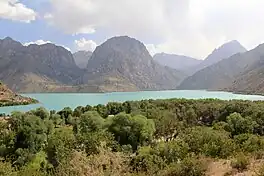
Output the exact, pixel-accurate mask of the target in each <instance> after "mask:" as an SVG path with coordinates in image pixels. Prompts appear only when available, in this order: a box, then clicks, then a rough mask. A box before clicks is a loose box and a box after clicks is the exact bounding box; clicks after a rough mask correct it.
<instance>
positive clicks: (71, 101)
mask: <svg viewBox="0 0 264 176" xmlns="http://www.w3.org/2000/svg"><path fill="white" fill-rule="evenodd" d="M22 95H23V96H28V97H32V98H35V99H37V100H39V102H40V103H39V104H34V105H26V106H10V107H1V108H0V113H6V114H10V113H11V112H12V111H24V112H25V111H29V110H31V109H35V108H38V107H41V106H42V107H45V108H47V109H48V110H56V111H58V110H61V109H63V108H64V107H71V108H75V107H77V106H86V105H97V104H106V103H108V102H124V101H128V100H144V99H168V98H186V99H204V98H217V99H221V100H231V99H241V100H264V96H259V95H242V94H233V93H230V92H218V91H203V90H172V91H142V92H114V93H41V94H22Z"/></svg>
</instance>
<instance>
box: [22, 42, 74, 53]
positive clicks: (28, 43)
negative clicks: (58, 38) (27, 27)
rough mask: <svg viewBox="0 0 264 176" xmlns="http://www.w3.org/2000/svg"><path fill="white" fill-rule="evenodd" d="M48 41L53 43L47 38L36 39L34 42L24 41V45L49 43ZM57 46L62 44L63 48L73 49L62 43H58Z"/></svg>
mask: <svg viewBox="0 0 264 176" xmlns="http://www.w3.org/2000/svg"><path fill="white" fill-rule="evenodd" d="M47 43H53V42H51V41H45V40H42V39H40V40H36V41H34V42H27V43H24V46H28V45H32V44H36V45H44V44H47ZM56 45H57V46H62V47H63V48H65V49H66V50H68V51H71V49H70V48H69V47H66V46H65V45H60V44H56Z"/></svg>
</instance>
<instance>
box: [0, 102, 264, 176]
mask: <svg viewBox="0 0 264 176" xmlns="http://www.w3.org/2000/svg"><path fill="white" fill-rule="evenodd" d="M11 116H12V118H10V119H5V120H4V119H3V120H1V122H0V156H1V161H0V175H12V176H17V175H19V176H24V175H25V176H27V175H34V176H42V175H43V176H44V175H56V176H68V175H70V176H75V175H77V176H78V175H80V176H85V175H92V176H97V175H99V176H100V175H111V176H112V175H114V176H115V175H116V176H118V175H128V176H136V175H140V176H144V175H159V176H174V175H176V176H200V175H201V176H202V175H205V174H206V172H207V171H208V167H209V165H210V162H213V161H219V162H220V161H222V160H225V161H230V163H229V165H230V167H232V168H233V169H232V170H231V171H228V170H227V171H226V173H225V175H232V174H233V173H235V172H244V171H246V170H247V169H248V168H249V167H250V162H251V161H252V160H254V161H256V160H259V161H261V159H262V157H263V155H264V138H263V135H264V102H261V101H256V102H251V101H235V100H234V101H222V100H212V99H207V100H185V99H171V100H144V101H132V102H124V103H109V104H107V105H97V106H94V107H92V106H86V107H77V108H76V109H74V110H72V109H70V108H64V109H63V110H61V111H59V112H55V111H50V112H48V111H47V110H46V109H44V108H38V109H36V110H32V111H29V112H27V113H22V112H13V113H12V115H11ZM227 163H228V162H227ZM262 171H264V165H263V166H262V164H260V167H259V169H257V170H256V171H254V174H255V175H261V174H262V173H263V172H262Z"/></svg>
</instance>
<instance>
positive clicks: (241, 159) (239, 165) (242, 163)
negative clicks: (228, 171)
mask: <svg viewBox="0 0 264 176" xmlns="http://www.w3.org/2000/svg"><path fill="white" fill-rule="evenodd" d="M248 165H249V158H248V157H247V156H245V155H244V154H243V153H239V154H238V155H237V156H236V158H235V159H233V160H232V161H231V166H232V168H234V169H237V170H238V171H239V172H242V171H244V170H246V169H247V167H248Z"/></svg>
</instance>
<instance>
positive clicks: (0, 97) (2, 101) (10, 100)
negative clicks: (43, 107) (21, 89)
mask: <svg viewBox="0 0 264 176" xmlns="http://www.w3.org/2000/svg"><path fill="white" fill-rule="evenodd" d="M36 102H37V101H36V100H34V99H31V98H28V97H23V96H21V95H18V94H16V93H14V92H13V91H11V90H10V89H9V88H8V87H7V86H6V85H4V84H3V83H2V82H0V107H1V106H12V105H26V104H31V103H36Z"/></svg>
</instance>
